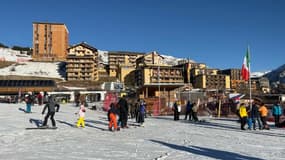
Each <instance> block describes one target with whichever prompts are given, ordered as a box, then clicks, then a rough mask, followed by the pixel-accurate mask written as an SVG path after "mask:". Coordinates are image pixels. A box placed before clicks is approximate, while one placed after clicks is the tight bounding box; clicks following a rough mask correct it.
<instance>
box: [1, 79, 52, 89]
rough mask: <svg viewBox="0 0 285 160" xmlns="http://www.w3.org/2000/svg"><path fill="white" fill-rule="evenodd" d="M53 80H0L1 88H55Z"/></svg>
mask: <svg viewBox="0 0 285 160" xmlns="http://www.w3.org/2000/svg"><path fill="white" fill-rule="evenodd" d="M55 86H56V84H55V82H54V81H53V80H0V87H4V88H6V87H55Z"/></svg>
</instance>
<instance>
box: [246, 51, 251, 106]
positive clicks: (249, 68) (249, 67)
mask: <svg viewBox="0 0 285 160" xmlns="http://www.w3.org/2000/svg"><path fill="white" fill-rule="evenodd" d="M249 49H250V48H249V46H248V48H247V50H248V58H249V65H248V70H249V76H248V78H249V106H250V110H251V109H252V101H251V100H252V93H251V78H250V75H251V66H250V63H251V61H250V59H251V58H250V52H249Z"/></svg>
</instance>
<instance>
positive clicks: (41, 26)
mask: <svg viewBox="0 0 285 160" xmlns="http://www.w3.org/2000/svg"><path fill="white" fill-rule="evenodd" d="M68 34H69V33H68V30H67V27H66V26H65V24H63V23H46V22H33V55H32V58H33V60H35V61H63V60H65V59H66V56H67V48H68V45H69V42H68V41H69V37H68Z"/></svg>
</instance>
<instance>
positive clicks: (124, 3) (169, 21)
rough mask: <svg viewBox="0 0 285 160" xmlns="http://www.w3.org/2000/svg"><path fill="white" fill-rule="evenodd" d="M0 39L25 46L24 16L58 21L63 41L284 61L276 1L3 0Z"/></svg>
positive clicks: (256, 64) (262, 66)
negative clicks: (64, 27) (62, 28)
mask: <svg viewBox="0 0 285 160" xmlns="http://www.w3.org/2000/svg"><path fill="white" fill-rule="evenodd" d="M0 8H1V9H0V15H1V25H0V26H1V27H0V28H1V29H0V42H2V43H4V44H6V45H9V46H12V45H21V46H29V47H31V46H32V22H34V21H43V22H60V23H65V24H66V25H67V27H68V30H69V37H70V39H69V41H70V44H75V43H79V42H81V41H86V42H87V43H89V44H90V45H92V46H94V47H96V48H98V49H100V50H109V51H118V50H126V51H138V52H149V51H153V50H156V51H158V52H160V53H162V54H166V55H172V56H175V57H180V58H190V59H193V60H195V61H197V62H201V63H206V64H207V65H208V66H210V67H213V68H219V69H226V68H241V65H242V61H243V57H244V55H245V53H246V48H247V46H248V45H250V48H251V68H252V71H266V70H271V69H275V68H277V67H279V66H280V65H282V64H284V62H285V1H284V0H100V1H99V0H80V1H72V0H45V1H41V0H25V1H22V0H18V1H16V0H9V1H3V2H1V5H0Z"/></svg>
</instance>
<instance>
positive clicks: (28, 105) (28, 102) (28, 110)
mask: <svg viewBox="0 0 285 160" xmlns="http://www.w3.org/2000/svg"><path fill="white" fill-rule="evenodd" d="M25 102H26V113H31V110H32V109H31V108H32V103H33V99H32V95H30V94H28V95H26V96H25Z"/></svg>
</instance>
